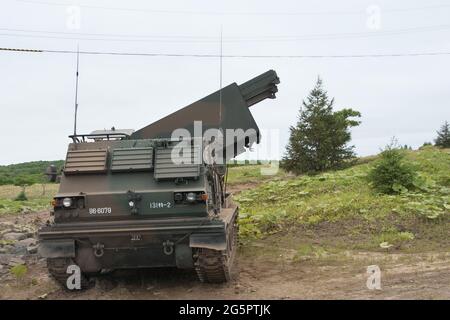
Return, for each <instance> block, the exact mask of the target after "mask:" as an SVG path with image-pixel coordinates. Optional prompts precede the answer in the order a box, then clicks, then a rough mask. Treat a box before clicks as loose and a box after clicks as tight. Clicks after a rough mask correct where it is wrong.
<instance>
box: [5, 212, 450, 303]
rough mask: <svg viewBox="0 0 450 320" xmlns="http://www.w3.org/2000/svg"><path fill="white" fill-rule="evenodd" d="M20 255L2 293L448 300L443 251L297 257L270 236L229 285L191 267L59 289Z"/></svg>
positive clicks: (448, 265) (34, 261)
mask: <svg viewBox="0 0 450 320" xmlns="http://www.w3.org/2000/svg"><path fill="white" fill-rule="evenodd" d="M46 218H47V216H46V214H45V213H40V214H27V215H24V216H22V217H9V218H5V217H4V218H2V219H0V222H5V221H12V222H13V223H14V224H15V225H20V224H28V225H29V224H30V223H35V224H36V223H43V222H44V221H45V220H46ZM19 258H21V259H23V260H24V261H25V263H26V265H27V268H28V272H27V274H26V275H25V276H24V277H23V278H20V279H17V278H16V277H15V276H13V275H12V274H11V273H10V272H6V273H5V272H3V275H1V276H0V299H450V253H449V252H441V253H439V252H432V253H431V252H428V253H414V254H406V253H388V252H386V253H379V252H361V251H351V252H350V251H348V252H339V253H334V254H330V255H326V256H321V257H311V258H302V259H300V260H299V259H297V258H296V251H295V250H294V249H292V248H288V247H285V246H280V245H278V242H277V240H276V239H275V238H274V239H271V238H268V239H265V240H260V241H255V242H253V243H252V244H250V245H247V246H245V247H241V249H240V251H239V255H238V263H237V267H236V272H235V275H234V279H233V281H232V282H230V283H228V284H224V285H208V284H201V283H198V281H197V279H196V277H195V275H194V274H193V273H192V272H186V271H179V270H175V269H158V270H137V271H127V272H124V271H122V272H116V273H113V274H108V275H104V276H102V277H99V278H98V279H97V283H96V286H95V287H94V288H92V289H89V290H86V291H82V292H69V291H66V290H64V289H62V288H60V287H59V286H58V284H56V283H55V282H54V281H53V280H52V279H51V278H49V276H48V274H47V271H46V268H45V261H43V260H41V259H39V258H38V257H37V256H36V255H33V254H31V255H20V256H19ZM369 265H378V266H379V267H380V269H381V290H369V289H367V286H366V281H367V277H368V274H367V273H366V271H367V266H369ZM3 268H5V266H4V267H3ZM3 271H5V270H3Z"/></svg>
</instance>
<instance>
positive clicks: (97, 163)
mask: <svg viewBox="0 0 450 320" xmlns="http://www.w3.org/2000/svg"><path fill="white" fill-rule="evenodd" d="M107 154H108V153H107V150H106V149H97V150H72V151H68V152H67V157H66V163H65V166H64V173H65V174H77V173H89V172H105V171H106V158H107Z"/></svg>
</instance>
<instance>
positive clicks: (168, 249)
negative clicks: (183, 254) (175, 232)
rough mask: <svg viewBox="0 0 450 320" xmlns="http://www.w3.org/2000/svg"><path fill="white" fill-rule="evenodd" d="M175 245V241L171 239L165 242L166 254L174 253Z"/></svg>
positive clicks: (164, 249)
mask: <svg viewBox="0 0 450 320" xmlns="http://www.w3.org/2000/svg"><path fill="white" fill-rule="evenodd" d="M173 245H174V243H173V242H172V241H170V240H167V241H164V242H163V251H164V254H165V255H168V256H170V255H171V254H172V253H173Z"/></svg>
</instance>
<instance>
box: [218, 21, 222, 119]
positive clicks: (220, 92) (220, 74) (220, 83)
mask: <svg viewBox="0 0 450 320" xmlns="http://www.w3.org/2000/svg"><path fill="white" fill-rule="evenodd" d="M222 33H223V31H222V26H220V69H219V77H220V80H219V87H220V88H219V120H220V125H222V58H223V51H222V42H223V41H222V40H223V39H222Z"/></svg>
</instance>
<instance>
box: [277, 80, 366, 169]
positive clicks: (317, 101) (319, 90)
mask: <svg viewBox="0 0 450 320" xmlns="http://www.w3.org/2000/svg"><path fill="white" fill-rule="evenodd" d="M333 104H334V99H331V100H330V99H329V98H328V94H327V92H326V91H325V90H324V89H323V86H322V80H321V79H320V78H318V79H317V83H316V85H315V87H314V89H313V90H312V91H311V92H310V94H309V95H308V97H307V99H306V101H303V107H302V108H301V109H300V114H299V118H298V122H297V125H296V126H295V127H293V126H291V127H290V131H291V135H290V139H289V144H288V146H287V149H286V154H285V156H284V158H283V162H282V163H283V164H282V165H283V167H284V168H285V169H286V170H288V171H291V172H294V173H296V174H300V173H313V172H319V171H323V170H326V169H337V168H340V167H342V166H343V165H344V163H345V162H346V161H347V160H349V159H352V158H354V156H355V155H354V152H353V146H347V143H348V142H349V141H350V139H351V134H350V130H349V129H350V127H353V126H357V125H358V124H359V121H355V120H352V119H351V118H352V117H360V116H361V114H360V113H359V112H358V111H354V110H352V109H343V110H340V111H337V112H334V111H333Z"/></svg>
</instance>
